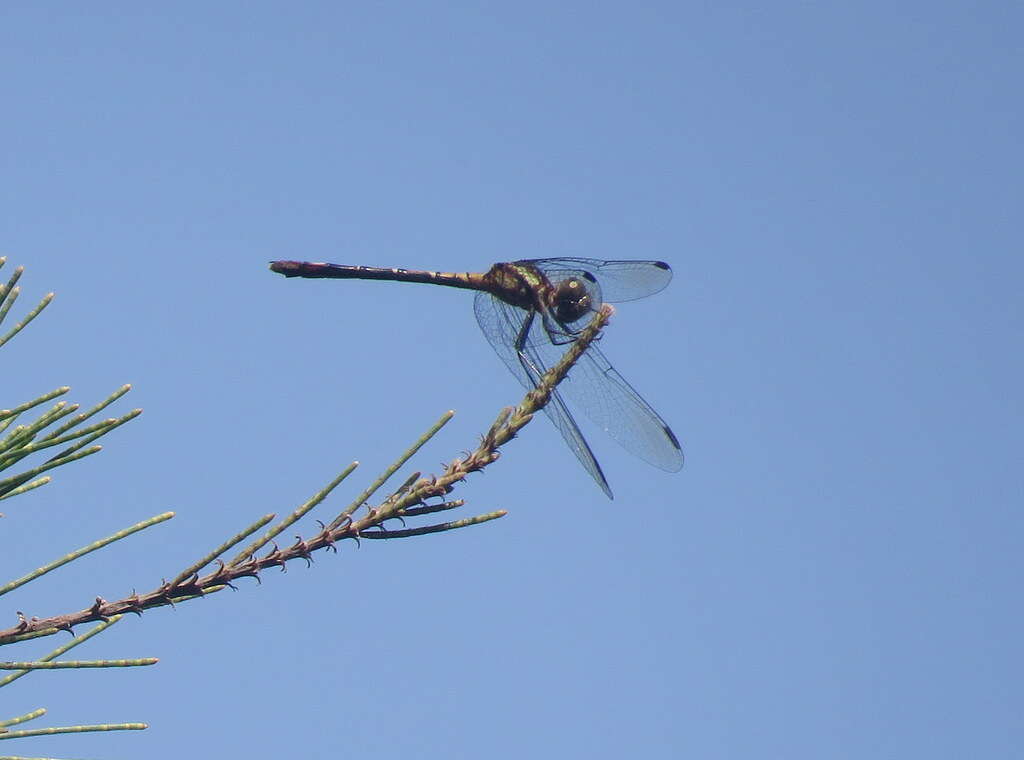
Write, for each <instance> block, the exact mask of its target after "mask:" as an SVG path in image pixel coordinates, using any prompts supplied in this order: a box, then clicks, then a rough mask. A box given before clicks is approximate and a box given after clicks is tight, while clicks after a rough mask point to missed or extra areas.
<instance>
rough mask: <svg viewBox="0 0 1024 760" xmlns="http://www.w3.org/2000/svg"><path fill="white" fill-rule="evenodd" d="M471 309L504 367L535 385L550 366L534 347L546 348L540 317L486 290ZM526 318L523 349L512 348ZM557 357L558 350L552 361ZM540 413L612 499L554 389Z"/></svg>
mask: <svg viewBox="0 0 1024 760" xmlns="http://www.w3.org/2000/svg"><path fill="white" fill-rule="evenodd" d="M474 309H475V311H476V319H477V322H478V323H479V324H480V329H481V330H482V331H483V334H484V336H485V337H486V338H487V340H488V342H489V343H490V344H491V347H492V348H493V349H494V351H495V353H497V354H498V356H500V357H501V360H502V361H503V362H505V366H506V367H508V369H509V371H510V372H511V373H512V374H513V375H515V377H516V379H517V380H519V382H520V383H522V384H523V386H524V387H525V388H527V389H528V390H533V389H534V388H536V387H537V384H538V383H539V382H540V378H541V375H543V374H544V373H545V372H546V371H547V370H548V369H549V367H550V364H549V363H548V361H547V359H546V358H545V357H544V356H542V355H541V353H540V351H539V350H538V348H539V347H540V348H541V350H543V349H542V347H543V346H545V345H546V346H549V347H550V343H549V342H548V338H547V335H546V333H545V331H544V328H543V326H542V324H541V320H540V319H534V318H533V315H532V314H530V313H529V312H527V311H525V310H524V309H520V308H517V307H515V306H511V305H509V304H506V303H504V302H503V301H500V300H498V299H497V298H494V297H493V296H491V295H490V294H488V293H477V295H476V302H475V304H474ZM527 320H530V322H531V324H530V326H529V334H528V335H527V339H526V341H525V345H524V347H523V350H522V351H519V350H517V349H516V345H515V344H516V340H517V338H518V336H519V335H521V333H522V332H523V329H524V328H525V327H526V323H527ZM560 356H561V353H560V352H559V353H558V354H557V357H556V358H555V361H557V358H559V357H560ZM553 363H554V362H551V364H553ZM544 412H545V413H546V414H547V416H548V418H549V419H550V420H551V422H552V423H554V425H555V427H556V428H557V429H558V432H559V433H561V434H562V438H563V439H565V442H566V444H567V445H568V446H569V449H570V450H571V451H572V452H573V453H574V454H575V455H576V458H577V459H579V461H580V464H582V465H583V469H584V470H586V471H587V472H589V473H590V475H591V477H593V478H594V480H596V481H597V484H598V485H599V486H601V490H602V491H604V492H605V494H606V495H607V496H608V498H609V499H611V498H613V497H612V490H611V488H610V487H609V485H608V480H607V479H606V478H605V476H604V472H603V471H602V470H601V465H600V464H598V462H597V459H596V458H595V457H594V452H592V451H591V450H590V446H589V444H587V441H586V439H584V437H583V434H582V433H581V432H580V429H579V427H578V426H577V425H576V421H575V420H574V419H573V418H572V415H571V414H570V413H569V410H568V409H567V408H566V406H565V402H564V401H563V400H562V397H561V396H560V395H559V393H558V390H557V389H556V390H555V391H554V392H552V394H551V400H550V401H548V403H547V405H546V406H545V407H544Z"/></svg>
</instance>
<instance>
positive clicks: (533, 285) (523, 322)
mask: <svg viewBox="0 0 1024 760" xmlns="http://www.w3.org/2000/svg"><path fill="white" fill-rule="evenodd" d="M270 269H271V270H272V271H274V272H278V273H279V274H283V275H284V276H285V277H307V278H330V279H356V280H392V281H398V282H418V283H427V284H431V285H444V286H446V287H452V288H464V289H467V290H475V291H477V294H476V300H475V302H474V311H475V312H476V320H477V322H478V323H479V325H480V329H481V330H482V331H483V334H484V336H485V337H486V338H487V340H488V342H489V343H490V344H491V347H492V348H493V349H494V351H495V352H496V353H497V354H498V356H500V357H501V359H502V361H503V362H504V363H505V365H506V366H507V367H508V369H509V371H511V373H512V374H513V375H515V377H516V378H517V379H518V380H519V382H520V383H522V384H523V386H525V387H526V388H527V389H528V390H532V389H533V388H535V387H537V385H538V383H539V382H540V379H541V377H542V376H543V375H544V373H545V372H546V371H547V370H548V369H549V368H550V367H552V366H553V365H554V364H555V363H557V361H558V360H559V358H560V357H561V355H562V354H563V353H564V351H565V350H566V348H567V346H568V345H569V344H571V343H572V342H573V341H574V340H575V339H576V336H577V335H578V334H579V333H580V331H581V330H582V329H583V328H584V327H585V326H586V324H587V322H588V321H589V319H590V317H591V316H593V312H594V311H595V310H597V309H599V308H600V307H601V304H602V303H604V302H605V301H607V302H609V303H617V302H622V301H633V300H636V299H639V298H645V297H646V296H650V295H653V294H655V293H657V292H659V291H661V290H663V289H664V288H665V287H666V286H667V285H668V283H669V281H670V280H671V279H672V269H671V268H670V267H669V265H668V264H666V263H665V262H663V261H600V260H598V259H581V258H549V259H523V260H521V261H512V262H507V263H499V264H495V265H494V266H492V267H491V268H490V269H489V270H488V271H486V272H482V273H478V272H461V273H456V272H428V271H422V270H410V269H383V268H379V267H366V266H348V265H345V264H329V263H325V262H310V261H272V262H270ZM566 398H567V399H568V400H569V401H570V402H572V404H573V405H574V406H576V407H578V408H579V409H581V410H582V411H583V413H584V414H586V415H587V416H588V417H589V418H590V419H591V421H593V422H594V423H595V424H596V425H597V426H598V427H600V428H602V429H603V430H605V432H607V433H608V434H609V435H610V436H611V437H612V439H614V440H615V441H616V442H617V443H618V444H619V445H621V446H622V447H623V448H624V449H626V450H627V451H629V452H630V453H632V454H634V455H635V456H638V457H639V458H640V459H643V460H644V461H646V462H648V463H650V464H652V465H654V466H655V467H658V468H660V469H662V470H665V471H668V472H678V471H679V470H680V469H682V466H683V451H682V448H681V447H680V445H679V440H678V439H677V438H676V436H675V434H674V433H673V432H672V429H671V428H670V427H669V426H668V425H667V424H666V422H665V421H664V420H663V419H662V418H661V417H660V416H659V415H658V413H657V412H656V411H654V409H653V408H651V405H650V404H648V403H647V402H646V401H644V399H643V398H642V397H641V396H640V394H639V393H637V392H636V391H635V390H634V389H633V386H631V385H630V384H629V383H628V382H626V380H625V378H624V377H622V375H620V374H619V372H618V371H617V370H616V369H615V368H614V367H613V366H612V365H611V363H610V362H609V361H608V359H606V358H605V355H604V354H603V353H602V352H601V351H600V349H598V347H597V346H596V345H595V344H593V343H592V344H591V345H590V346H589V347H588V348H587V350H586V351H585V352H584V353H583V355H582V356H581V357H580V359H579V361H577V363H576V364H575V365H574V366H573V367H572V369H571V370H570V371H569V374H568V376H567V377H566V379H565V381H563V382H562V383H561V384H560V385H559V386H558V388H556V389H555V391H554V392H553V393H552V394H551V399H550V401H549V402H548V404H547V405H546V406H545V407H544V411H545V412H546V413H547V415H548V417H549V418H550V419H551V421H552V422H553V423H554V424H555V427H556V428H557V429H558V432H559V433H561V435H562V438H564V439H565V442H566V444H567V445H568V446H569V449H570V450H571V451H572V452H573V453H574V454H575V455H576V458H577V459H579V461H580V464H582V465H583V469H585V470H586V471H587V472H588V473H590V475H591V476H592V477H593V478H594V480H595V481H597V484H598V485H599V486H600V487H601V489H602V490H603V491H604V493H605V494H606V495H607V496H608V498H609V499H611V498H613V496H612V490H611V487H610V486H609V485H608V480H607V478H606V477H605V475H604V472H603V471H602V470H601V465H600V464H598V462H597V458H596V457H595V456H594V453H593V451H591V449H590V445H589V444H588V443H587V441H586V439H585V438H584V437H583V434H582V433H581V432H580V429H579V427H578V426H577V424H576V420H574V419H573V416H572V414H571V413H570V412H569V408H568V407H567V406H566V403H565V399H566Z"/></svg>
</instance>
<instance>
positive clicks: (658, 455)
mask: <svg viewBox="0 0 1024 760" xmlns="http://www.w3.org/2000/svg"><path fill="white" fill-rule="evenodd" d="M558 387H559V390H561V391H562V394H563V395H564V396H565V397H566V398H567V399H569V401H570V403H572V404H573V405H575V406H578V407H579V408H580V409H582V410H583V413H584V414H586V415H587V416H588V417H589V418H590V419H591V420H592V421H593V422H594V424H596V425H597V426H598V427H600V428H601V429H602V430H604V431H605V432H607V433H608V435H610V436H611V437H612V438H613V439H615V441H616V443H618V444H619V445H620V446H622V448H624V449H625V450H626V451H628V452H629V453H631V454H634V455H636V456H638V457H640V458H641V459H643V460H644V461H645V462H648V463H650V464H652V465H654V466H655V467H658V468H660V469H662V470H666V471H667V472H678V471H679V470H681V469H682V467H683V450H682V448H681V447H680V445H679V440H678V439H677V438H676V436H675V433H673V432H672V429H671V428H670V427H669V426H668V424H667V423H666V422H665V420H663V419H662V418H661V416H660V415H659V414H658V413H657V412H656V411H654V409H652V408H651V405H650V404H648V403H647V402H646V401H644V400H643V398H642V397H641V396H640V394H639V393H637V392H636V391H635V390H634V389H633V386H631V385H630V384H629V383H628V382H626V379H625V378H624V377H623V376H622V375H620V374H619V372H618V370H616V369H615V368H614V367H613V366H612V365H611V363H610V362H609V361H608V359H607V358H605V355H604V354H603V353H601V350H600V349H599V348H597V346H595V345H593V344H591V346H590V348H588V349H587V351H586V353H585V354H583V356H582V357H580V360H579V361H578V362H577V363H576V364H575V365H574V366H573V368H572V369H571V370H570V371H569V376H568V377H567V378H566V379H565V381H564V382H563V383H562V384H561V385H559V386H558Z"/></svg>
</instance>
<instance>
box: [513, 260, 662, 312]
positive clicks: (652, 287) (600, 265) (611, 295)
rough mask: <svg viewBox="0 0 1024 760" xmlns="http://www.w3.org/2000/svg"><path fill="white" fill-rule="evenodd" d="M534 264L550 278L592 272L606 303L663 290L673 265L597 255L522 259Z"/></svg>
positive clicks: (555, 279) (563, 277)
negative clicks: (607, 258) (576, 257)
mask: <svg viewBox="0 0 1024 760" xmlns="http://www.w3.org/2000/svg"><path fill="white" fill-rule="evenodd" d="M517 263H525V264H529V265H530V266H533V267H536V268H537V269H539V270H540V271H541V272H543V273H544V274H545V275H546V276H547V277H548V279H550V280H552V281H557V280H563V279H566V278H568V277H573V276H579V274H580V273H581V272H585V273H587V274H590V275H593V277H594V279H596V280H597V283H598V285H599V287H600V288H601V298H602V300H604V301H607V302H608V303H619V302H620V301H635V300H636V299H638V298H646V297H647V296H651V295H654V294H655V293H657V292H659V291H661V290H664V289H665V287H666V286H667V285H668V284H669V282H671V281H672V268H671V267H670V266H669V265H668V264H666V263H665V262H664V261H601V260H599V259H575V258H559V259H530V260H527V261H524V262H517Z"/></svg>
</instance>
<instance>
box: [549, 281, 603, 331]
mask: <svg viewBox="0 0 1024 760" xmlns="http://www.w3.org/2000/svg"><path fill="white" fill-rule="evenodd" d="M552 295H553V298H552V299H551V300H552V305H551V306H552V311H553V312H554V314H555V319H557V320H558V321H559V322H561V323H562V324H572V323H573V322H576V321H577V320H579V319H582V318H583V317H584V316H585V315H586V314H588V313H589V312H590V310H591V309H592V308H593V306H594V301H593V298H592V297H591V295H590V291H589V290H587V287H586V285H585V284H584V283H583V281H582V280H579V279H577V278H575V277H573V278H571V279H568V280H563V281H562V282H560V283H558V285H557V286H556V287H555V290H554V293H553V294H552Z"/></svg>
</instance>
